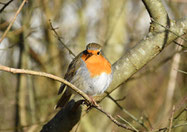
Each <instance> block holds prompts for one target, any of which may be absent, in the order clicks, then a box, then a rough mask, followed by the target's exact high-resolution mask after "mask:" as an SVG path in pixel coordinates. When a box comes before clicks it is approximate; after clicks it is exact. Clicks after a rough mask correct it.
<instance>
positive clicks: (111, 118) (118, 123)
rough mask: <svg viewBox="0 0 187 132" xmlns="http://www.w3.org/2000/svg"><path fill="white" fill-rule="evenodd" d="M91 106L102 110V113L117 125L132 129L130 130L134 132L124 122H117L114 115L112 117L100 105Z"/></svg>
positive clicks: (133, 131)
mask: <svg viewBox="0 0 187 132" xmlns="http://www.w3.org/2000/svg"><path fill="white" fill-rule="evenodd" d="M93 107H94V108H96V109H97V110H98V111H100V112H102V113H103V114H105V115H106V116H107V117H108V118H109V119H110V120H111V121H112V122H113V123H115V124H116V125H118V126H119V127H122V128H125V129H127V130H130V131H132V132H136V131H135V130H134V129H132V128H130V127H128V126H126V125H125V124H122V123H120V122H118V121H117V120H116V119H115V118H114V117H112V116H111V115H110V114H108V113H107V112H105V111H104V110H103V109H102V108H101V107H99V106H93Z"/></svg>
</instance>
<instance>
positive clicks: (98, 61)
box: [56, 43, 112, 108]
mask: <svg viewBox="0 0 187 132" xmlns="http://www.w3.org/2000/svg"><path fill="white" fill-rule="evenodd" d="M64 79H66V80H67V81H69V82H71V83H72V84H74V85H75V86H76V87H77V88H79V89H80V90H82V91H83V92H85V93H86V94H87V95H88V96H89V97H92V96H95V95H98V94H101V93H103V92H104V91H105V90H106V89H107V88H108V86H109V84H110V83H111V81H112V68H111V64H110V62H109V61H108V60H107V59H106V57H105V56H104V55H103V53H102V51H101V46H100V45H99V44H96V43H89V44H88V45H87V46H86V50H84V51H83V52H81V53H80V54H79V55H77V56H76V57H75V58H74V59H73V61H72V62H71V63H70V65H69V67H68V70H67V72H66V74H65V77H64ZM65 87H66V85H65V84H62V85H61V87H60V89H59V91H58V95H59V94H61V93H63V94H62V96H61V98H60V99H59V101H58V103H57V105H56V108H58V107H64V106H65V105H66V104H67V102H68V101H69V99H70V97H71V95H72V93H73V91H72V90H71V88H68V87H67V88H66V89H65ZM63 91H64V92H63Z"/></svg>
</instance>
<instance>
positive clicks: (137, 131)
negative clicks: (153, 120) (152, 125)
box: [117, 115, 139, 132]
mask: <svg viewBox="0 0 187 132" xmlns="http://www.w3.org/2000/svg"><path fill="white" fill-rule="evenodd" d="M117 117H118V118H120V119H121V120H122V121H124V122H125V123H127V124H128V125H129V126H130V127H131V128H132V129H134V130H135V131H136V132H139V130H137V129H136V128H135V127H134V126H133V125H132V124H131V123H130V122H128V121H127V120H125V119H124V118H122V117H121V116H120V115H118V116H117Z"/></svg>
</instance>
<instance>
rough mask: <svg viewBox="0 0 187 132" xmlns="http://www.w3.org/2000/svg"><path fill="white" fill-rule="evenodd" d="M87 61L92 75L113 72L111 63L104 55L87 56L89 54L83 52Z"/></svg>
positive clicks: (83, 58) (83, 57)
mask: <svg viewBox="0 0 187 132" xmlns="http://www.w3.org/2000/svg"><path fill="white" fill-rule="evenodd" d="M81 58H82V60H84V61H85V63H86V66H87V68H88V71H89V72H90V73H91V77H94V76H98V75H100V74H102V73H103V72H105V73H107V74H110V73H111V71H112V70H111V64H110V63H109V62H108V61H107V60H106V59H105V58H104V57H103V56H102V55H92V56H91V57H89V58H88V59H86V58H87V55H85V54H83V56H82V57H81Z"/></svg>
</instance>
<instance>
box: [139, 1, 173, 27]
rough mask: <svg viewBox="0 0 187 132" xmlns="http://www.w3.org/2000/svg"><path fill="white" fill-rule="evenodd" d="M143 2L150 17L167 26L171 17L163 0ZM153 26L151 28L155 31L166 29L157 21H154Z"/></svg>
mask: <svg viewBox="0 0 187 132" xmlns="http://www.w3.org/2000/svg"><path fill="white" fill-rule="evenodd" d="M142 2H143V3H144V5H145V7H146V9H147V11H148V13H149V16H150V18H153V19H154V20H155V21H157V22H159V23H160V24H161V25H163V26H167V24H168V19H169V18H168V14H167V12H166V10H165V8H164V6H163V4H162V2H161V0H142ZM151 27H152V28H151V30H154V31H161V30H164V28H163V27H161V26H159V25H158V24H155V23H152V25H151Z"/></svg>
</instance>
